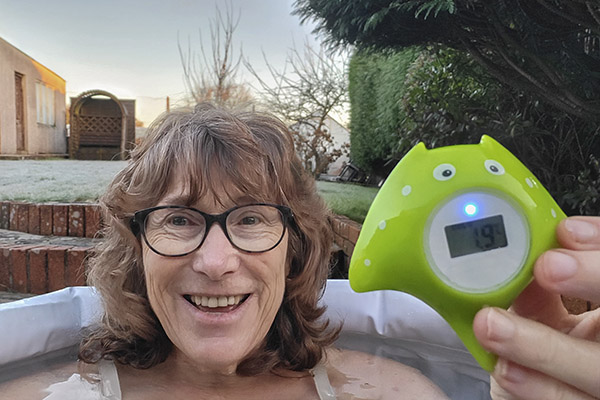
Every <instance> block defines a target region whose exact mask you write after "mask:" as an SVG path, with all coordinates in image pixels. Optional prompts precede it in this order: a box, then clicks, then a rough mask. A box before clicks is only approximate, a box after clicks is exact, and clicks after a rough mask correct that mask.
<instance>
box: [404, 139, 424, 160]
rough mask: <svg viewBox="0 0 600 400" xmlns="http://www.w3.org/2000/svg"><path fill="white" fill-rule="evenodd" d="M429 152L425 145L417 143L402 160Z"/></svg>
mask: <svg viewBox="0 0 600 400" xmlns="http://www.w3.org/2000/svg"><path fill="white" fill-rule="evenodd" d="M428 151H429V150H427V147H425V143H423V142H419V143H417V144H416V145H415V146H414V147H413V148H412V149H410V150H409V151H408V153H406V154H405V155H404V157H403V158H408V157H412V156H413V155H419V154H424V153H426V152H428Z"/></svg>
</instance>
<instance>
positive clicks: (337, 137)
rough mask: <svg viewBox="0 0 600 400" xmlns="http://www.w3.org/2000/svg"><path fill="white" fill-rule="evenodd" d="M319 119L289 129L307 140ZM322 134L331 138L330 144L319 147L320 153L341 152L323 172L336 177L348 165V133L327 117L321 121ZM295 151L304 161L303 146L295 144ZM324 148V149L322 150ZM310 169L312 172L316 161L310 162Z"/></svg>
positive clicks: (314, 118) (315, 118) (316, 117)
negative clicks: (326, 134)
mask: <svg viewBox="0 0 600 400" xmlns="http://www.w3.org/2000/svg"><path fill="white" fill-rule="evenodd" d="M319 120H320V118H319V117H318V116H315V117H313V118H312V119H311V120H308V121H305V122H303V123H296V124H294V125H292V126H291V127H290V128H291V129H292V131H294V132H297V133H299V134H300V135H301V136H303V137H305V138H308V137H310V136H311V135H312V133H313V132H314V131H315V129H316V127H317V126H318V123H319ZM322 130H323V132H324V133H328V134H329V135H330V137H331V142H330V143H325V142H324V143H323V144H324V146H319V147H321V149H320V151H323V152H327V153H329V154H332V153H333V152H341V155H340V156H339V157H336V158H335V160H334V161H333V162H331V163H329V165H328V166H327V167H326V168H325V169H324V170H323V174H324V175H334V176H337V175H339V174H340V172H341V171H342V169H343V168H344V166H345V165H346V163H348V161H349V158H348V154H347V153H348V150H349V146H350V132H349V131H348V129H346V128H345V127H344V126H343V125H342V124H340V123H339V122H337V121H336V120H335V119H334V118H332V117H330V116H329V115H328V116H326V117H325V119H324V120H323V128H322ZM296 147H297V148H296V150H297V151H298V152H299V155H300V158H301V159H302V160H304V157H303V156H304V154H302V153H303V148H302V147H303V146H298V143H297V144H296ZM323 147H324V148H323ZM311 164H312V167H313V168H312V169H313V171H314V169H315V164H316V160H314V159H313V160H311Z"/></svg>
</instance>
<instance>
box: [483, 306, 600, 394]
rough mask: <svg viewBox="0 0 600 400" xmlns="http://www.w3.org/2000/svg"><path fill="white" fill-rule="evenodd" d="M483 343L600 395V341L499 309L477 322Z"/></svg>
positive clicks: (486, 312)
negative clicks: (575, 335)
mask: <svg viewBox="0 0 600 400" xmlns="http://www.w3.org/2000/svg"><path fill="white" fill-rule="evenodd" d="M473 330H474V332H475V336H476V337H477V339H478V340H479V342H480V343H481V345H482V346H483V347H484V348H486V349H487V350H489V351H491V352H492V353H494V354H497V355H498V356H499V357H501V358H505V359H508V360H510V361H512V362H515V363H517V364H520V365H522V366H525V367H528V368H531V369H535V370H537V371H539V372H541V373H543V374H546V375H548V376H550V377H553V378H555V379H558V380H559V381H562V382H565V383H566V384H568V385H572V386H574V387H576V388H578V389H580V390H581V391H583V392H585V393H587V394H590V395H592V396H596V397H600V344H599V343H596V342H590V341H587V340H582V339H578V338H574V337H571V336H568V335H565V334H563V333H561V332H559V331H556V330H554V329H552V328H550V327H548V326H546V325H543V324H540V323H537V322H534V321H531V320H529V319H526V318H522V317H520V316H518V315H516V314H514V313H509V312H508V311H506V310H502V309H499V308H484V309H483V310H481V311H479V312H478V313H477V315H476V316H475V320H474V321H473Z"/></svg>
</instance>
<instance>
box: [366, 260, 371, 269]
mask: <svg viewBox="0 0 600 400" xmlns="http://www.w3.org/2000/svg"><path fill="white" fill-rule="evenodd" d="M370 265H371V260H369V259H368V258H367V259H365V267H368V266H370Z"/></svg>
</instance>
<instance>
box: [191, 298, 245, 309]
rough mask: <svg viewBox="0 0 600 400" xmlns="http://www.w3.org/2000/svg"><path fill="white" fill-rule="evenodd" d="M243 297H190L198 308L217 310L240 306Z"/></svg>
mask: <svg viewBox="0 0 600 400" xmlns="http://www.w3.org/2000/svg"><path fill="white" fill-rule="evenodd" d="M242 298H243V296H239V295H238V296H219V297H208V296H190V299H191V300H192V303H194V304H195V305H197V306H202V307H208V308H217V307H227V306H233V305H236V304H239V302H240V301H241V300H242Z"/></svg>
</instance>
